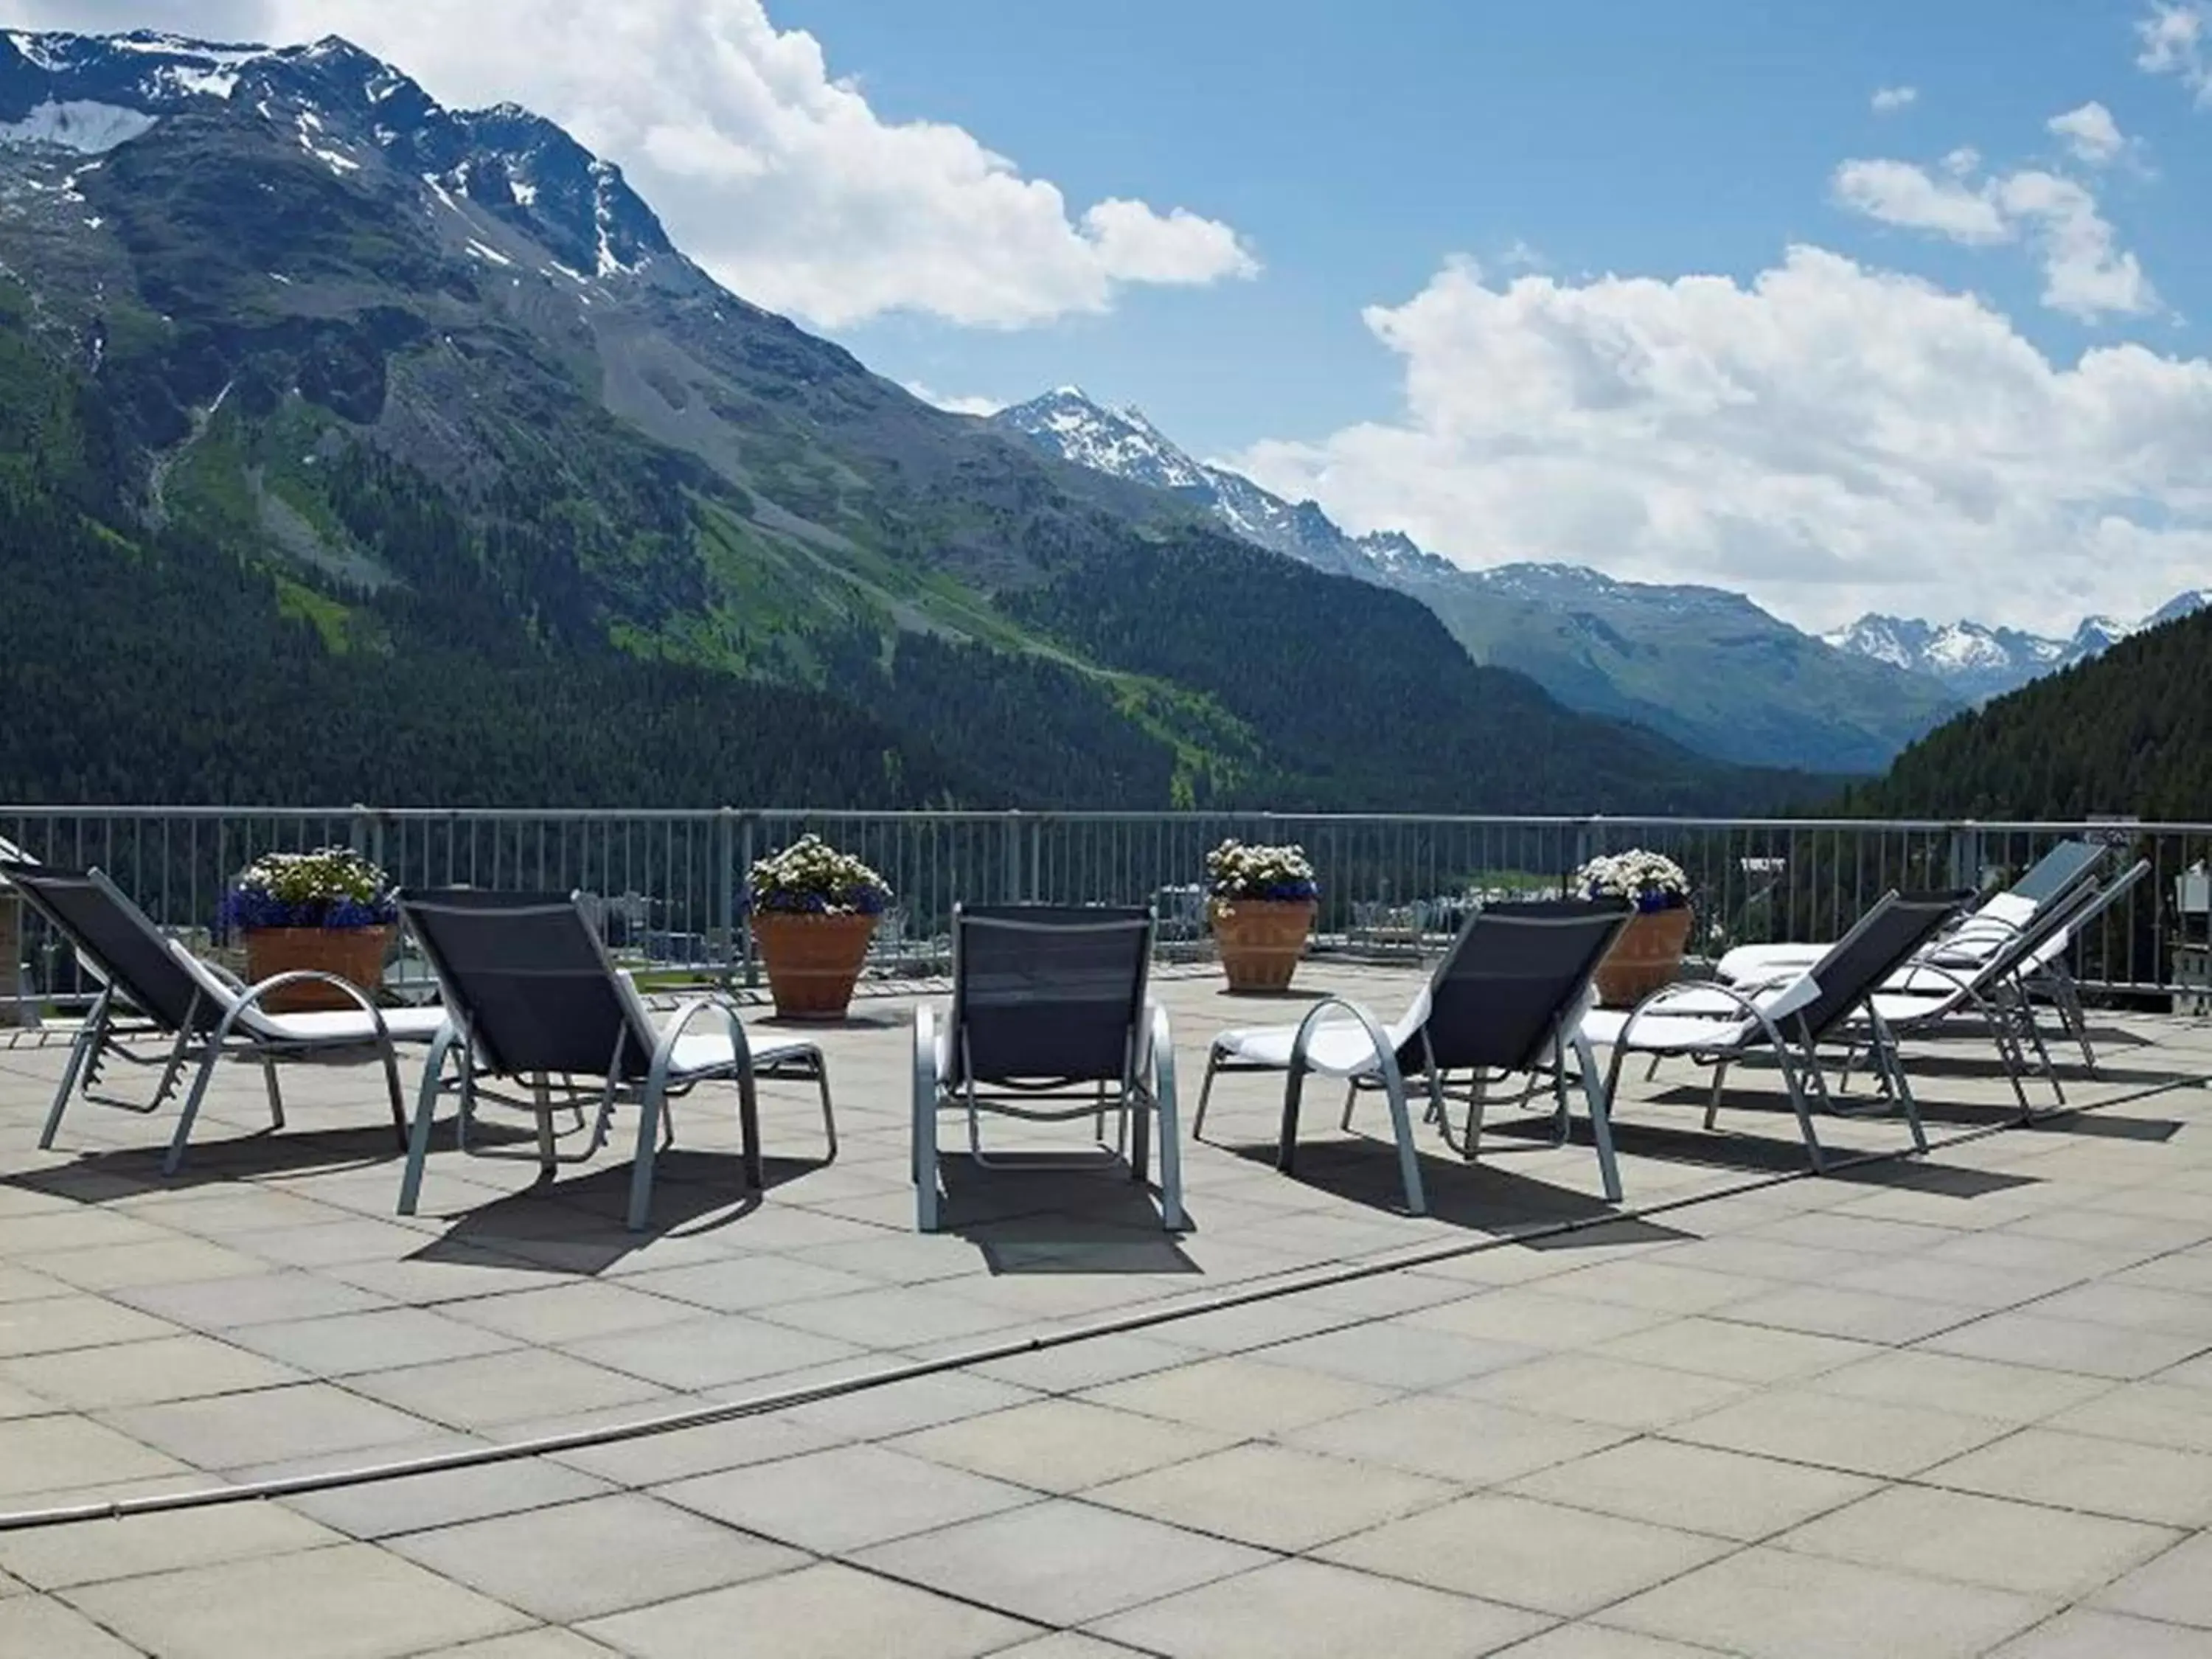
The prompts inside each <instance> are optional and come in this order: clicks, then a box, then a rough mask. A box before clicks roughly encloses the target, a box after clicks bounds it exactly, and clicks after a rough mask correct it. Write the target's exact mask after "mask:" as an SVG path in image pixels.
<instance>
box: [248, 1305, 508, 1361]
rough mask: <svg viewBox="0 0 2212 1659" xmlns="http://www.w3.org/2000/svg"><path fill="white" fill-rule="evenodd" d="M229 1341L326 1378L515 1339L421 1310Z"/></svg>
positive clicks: (253, 1330)
mask: <svg viewBox="0 0 2212 1659" xmlns="http://www.w3.org/2000/svg"><path fill="white" fill-rule="evenodd" d="M228 1340H230V1341H232V1342H234V1343H235V1344H237V1346H240V1347H241V1348H248V1349H251V1350H252V1352H255V1353H258V1354H265V1355H267V1356H268V1357H269V1358H271V1359H276V1360H280V1361H282V1362H283V1363H284V1364H287V1365H290V1366H294V1367H295V1368H297V1369H298V1370H301V1371H306V1372H311V1373H313V1375H315V1376H325V1377H338V1376H356V1375H358V1374H359V1373H361V1372H362V1371H378V1370H392V1369H394V1368H396V1367H398V1366H403V1365H428V1364H436V1363H437V1362H438V1361H440V1360H446V1359H465V1358H471V1356H473V1355H477V1354H484V1353H498V1352H502V1351H503V1350H506V1349H508V1348H512V1347H513V1346H515V1344H514V1342H513V1340H512V1339H510V1338H507V1337H504V1336H500V1335H498V1334H495V1333H493V1332H490V1331H483V1330H479V1329H477V1328H476V1327H475V1326H473V1325H467V1324H464V1323H462V1322H460V1321H459V1320H458V1319H447V1318H446V1317H444V1316H441V1315H439V1314H435V1313H431V1312H429V1311H428V1310H425V1309H422V1308H376V1309H372V1310H370V1311H368V1312H367V1313H355V1314H330V1315H326V1316H324V1317H322V1318H319V1319H291V1320H282V1321H279V1322H276V1323H275V1324H270V1325H246V1326H242V1327H239V1328H235V1329H234V1330H232V1331H230V1332H229V1333H228Z"/></svg>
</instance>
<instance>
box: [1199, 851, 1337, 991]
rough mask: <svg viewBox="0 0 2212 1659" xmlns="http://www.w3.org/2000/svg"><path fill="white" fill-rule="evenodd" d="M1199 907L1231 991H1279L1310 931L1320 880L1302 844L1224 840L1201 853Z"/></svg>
mask: <svg viewBox="0 0 2212 1659" xmlns="http://www.w3.org/2000/svg"><path fill="white" fill-rule="evenodd" d="M1206 886H1207V889H1208V891H1209V894H1210V897H1209V899H1208V902H1207V905H1206V910H1207V915H1208V918H1209V919H1210V920H1211V921H1212V924H1213V937H1214V940H1215V942H1216V944H1218V945H1219V947H1220V950H1221V972H1222V975H1223V977H1224V978H1225V979H1226V980H1227V981H1229V988H1230V989H1231V990H1232V991H1286V990H1288V989H1289V988H1290V985H1291V975H1293V974H1295V973H1296V972H1297V966H1298V958H1299V957H1302V956H1304V954H1305V948H1306V936H1307V934H1309V933H1311V932H1312V931H1313V921H1314V913H1315V911H1316V909H1317V908H1319V901H1320V898H1321V883H1320V882H1319V881H1317V880H1316V878H1315V877H1314V867H1313V863H1312V861H1311V860H1309V859H1308V858H1307V857H1306V852H1305V848H1303V847H1295V846H1293V847H1251V846H1247V845H1246V844H1245V843H1243V842H1240V841H1225V842H1222V843H1221V845H1220V846H1218V847H1217V848H1214V849H1213V850H1212V852H1211V853H1208V854H1206Z"/></svg>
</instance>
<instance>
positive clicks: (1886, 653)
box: [1821, 588, 2212, 702]
mask: <svg viewBox="0 0 2212 1659" xmlns="http://www.w3.org/2000/svg"><path fill="white" fill-rule="evenodd" d="M2209 605H2212V590H2207V589H2202V588H2197V589H2191V591H2190V592H2185V593H2179V594H2176V595H2175V596H2174V597H2173V598H2172V599H2169V600H2167V601H2166V603H2165V604H2164V605H2160V607H2159V608H2158V609H2157V610H2156V611H2153V612H2151V614H2150V615H2149V616H2148V617H2142V619H2141V620H2139V621H2136V622H2132V623H2128V622H2120V621H2117V620H2115V619H2114V618H2112V617H2084V618H2083V619H2082V620H2081V623H2080V625H2079V626H2078V627H2076V628H2075V629H2074V631H2073V633H2071V634H2070V635H2067V636H2065V637H2064V638H2063V639H2062V638H2058V637H2056V636H2054V635H2043V634H2030V633H2027V632H2024V631H2023V630H2021V629H2016V628H1990V627H1986V626H1984V624H1983V623H1978V622H1972V621H1967V620H1964V619H1962V620H1960V621H1958V622H1954V623H1940V624H1939V623H1929V622H1923V621H1921V620H1919V619H1918V618H1917V617H1887V616H1880V615H1869V616H1864V617H1860V618H1859V619H1858V620H1857V622H1855V623H1851V624H1850V626H1848V627H1846V628H1839V629H1836V630H1835V631H1834V632H1832V633H1830V634H1826V635H1822V636H1821V637H1822V638H1823V639H1825V640H1826V641H1827V642H1828V643H1829V644H1830V645H1832V646H1834V647H1836V648H1837V649H1838V650H1839V651H1843V652H1847V653H1850V654H1852V655H1855V656H1862V657H1870V658H1872V659H1875V661H1877V662H1886V663H1888V664H1890V665H1893V666H1894V667H1898V668H1904V669H1909V670H1911V671H1915V672H1917V673H1922V674H1928V675H1931V676H1933V677H1934V678H1936V679H1939V680H1941V681H1942V682H1943V684H1946V685H1948V686H1949V687H1950V688H1951V689H1952V690H1954V691H1955V692H1957V693H1958V694H1959V695H1960V696H1962V697H1965V698H1966V699H1968V700H1969V701H1971V702H1987V701H1988V700H1989V699H1990V698H1991V697H1996V696H2003V695H2004V694H2005V693H2006V692H2008V691H2013V690H2018V689H2019V688H2020V687H2021V686H2023V685H2025V684H2027V683H2028V682H2029V681H2030V680H2033V679H2039V678H2042V677H2043V676H2044V675H2045V674H2055V673H2057V671H2059V670H2060V669H2062V668H2069V667H2071V666H2072V665H2074V664H2075V663H2077V662H2082V661H2085V660H2087V659H2088V658H2091V657H2094V656H2097V655H2100V653H2103V652H2105V651H2106V650H2109V649H2110V648H2111V647H2112V646H2113V645H2114V644H2116V643H2117V642H2118V641H2121V640H2124V639H2125V638H2127V637H2128V635H2130V634H2136V633H2140V632H2141V631H2142V629H2146V628H2156V627H2158V626H2159V625H2160V623H2169V622H2173V621H2177V620H2178V619H2179V618H2180V617H2187V616H2192V615H2194V614H2195V613H2196V612H2197V611H2202V610H2203V609H2205V608H2206V607H2207V606H2209Z"/></svg>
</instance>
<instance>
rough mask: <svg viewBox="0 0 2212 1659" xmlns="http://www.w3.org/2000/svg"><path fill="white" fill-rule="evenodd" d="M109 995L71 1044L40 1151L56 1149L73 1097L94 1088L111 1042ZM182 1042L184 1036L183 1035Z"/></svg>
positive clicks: (41, 1138) (42, 1136) (104, 994)
mask: <svg viewBox="0 0 2212 1659" xmlns="http://www.w3.org/2000/svg"><path fill="white" fill-rule="evenodd" d="M107 1010H108V994H106V993H105V992H103V993H101V994H100V1000H99V1001H98V1002H97V1003H95V1004H94V1006H93V1010H92V1012H91V1014H90V1015H89V1016H88V1017H87V1018H86V1019H85V1022H84V1024H83V1026H82V1029H81V1030H79V1031H78V1032H77V1034H76V1040H75V1041H74V1042H71V1043H70V1051H69V1060H68V1061H67V1063H66V1064H64V1066H63V1067H62V1080H61V1086H60V1087H59V1088H58V1089H56V1090H55V1091H54V1103H53V1104H52V1106H50V1107H48V1108H47V1109H46V1127H44V1128H42V1129H40V1131H39V1150H40V1152H51V1151H52V1149H53V1144H54V1137H55V1136H56V1135H58V1134H59V1133H61V1127H62V1114H63V1113H64V1112H65V1111H67V1110H68V1109H69V1103H70V1097H72V1096H73V1095H75V1094H76V1090H77V1085H79V1084H80V1083H82V1084H83V1085H84V1086H85V1087H87V1088H90V1087H91V1086H92V1072H93V1066H94V1061H95V1060H97V1059H98V1057H99V1052H100V1044H101V1043H102V1042H106V1038H107ZM179 1041H182V1033H179Z"/></svg>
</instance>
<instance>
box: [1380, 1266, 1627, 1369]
mask: <svg viewBox="0 0 2212 1659" xmlns="http://www.w3.org/2000/svg"><path fill="white" fill-rule="evenodd" d="M1621 1265H1622V1266H1624V1267H1626V1266H1629V1265H1631V1264H1629V1263H1626V1262H1624V1263H1622V1264H1621ZM1666 1317H1667V1316H1665V1315H1663V1314H1655V1313H1650V1312H1647V1311H1644V1310H1640V1309H1636V1308H1625V1307H1620V1306H1618V1305H1616V1304H1612V1303H1607V1302H1594V1301H1591V1300H1589V1298H1588V1297H1567V1296H1553V1295H1551V1294H1549V1293H1548V1291H1546V1290H1539V1289H1532V1288H1529V1287H1527V1286H1516V1287H1510V1288H1507V1289H1504V1290H1497V1291H1487V1292H1485V1293H1484V1294H1482V1295H1480V1296H1471V1297H1463V1298H1462V1299H1461V1300H1459V1301H1456V1302H1448V1303H1444V1304H1442V1305H1440V1306H1437V1307H1431V1308H1424V1309H1422V1310H1419V1311H1418V1312H1414V1313H1409V1314H1407V1315H1406V1316H1404V1318H1405V1322H1406V1323H1407V1324H1408V1325H1412V1326H1414V1327H1417V1328H1420V1329H1423V1330H1434V1331H1447V1332H1449V1333H1450V1334H1452V1335H1454V1336H1472V1337H1480V1338H1481V1339H1483V1340H1486V1341H1492V1342H1510V1343H1513V1344H1515V1345H1516V1346H1522V1347H1529V1348H1543V1349H1559V1348H1586V1347H1589V1346H1591V1345H1592V1344H1593V1343H1597V1342H1602V1341H1605V1340H1607V1339H1608V1338H1610V1337H1615V1336H1625V1335H1626V1334H1628V1333H1629V1332H1631V1331H1640V1330H1646V1329H1649V1328H1650V1327H1651V1326H1653V1325H1656V1324H1660V1323H1662V1322H1664V1321H1665V1319H1666Z"/></svg>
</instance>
